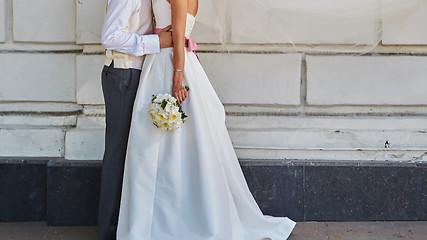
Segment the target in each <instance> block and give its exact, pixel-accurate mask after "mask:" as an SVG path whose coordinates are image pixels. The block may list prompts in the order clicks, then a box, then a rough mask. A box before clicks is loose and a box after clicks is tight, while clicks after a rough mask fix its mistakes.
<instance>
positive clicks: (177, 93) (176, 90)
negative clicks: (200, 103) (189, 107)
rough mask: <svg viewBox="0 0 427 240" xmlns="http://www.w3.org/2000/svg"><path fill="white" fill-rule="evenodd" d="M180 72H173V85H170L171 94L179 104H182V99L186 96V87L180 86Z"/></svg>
mask: <svg viewBox="0 0 427 240" xmlns="http://www.w3.org/2000/svg"><path fill="white" fill-rule="evenodd" d="M180 75H183V74H182V72H175V74H174V79H173V85H172V96H173V97H174V98H176V100H177V101H178V103H179V104H182V102H184V100H185V99H186V98H187V89H185V87H184V86H182V77H183V76H180Z"/></svg>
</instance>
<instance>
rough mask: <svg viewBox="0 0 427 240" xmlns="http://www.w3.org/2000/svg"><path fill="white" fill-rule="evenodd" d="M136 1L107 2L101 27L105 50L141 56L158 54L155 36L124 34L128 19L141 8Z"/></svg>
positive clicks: (157, 37)
mask: <svg viewBox="0 0 427 240" xmlns="http://www.w3.org/2000/svg"><path fill="white" fill-rule="evenodd" d="M140 5H141V1H137V0H109V1H108V6H107V14H106V16H105V21H104V26H103V27H102V36H101V40H102V46H103V47H104V48H105V49H109V50H114V51H117V52H121V53H125V54H130V55H134V56H142V55H145V54H153V53H158V52H160V42H159V36H158V35H157V34H149V35H138V34H131V33H126V32H125V29H126V27H127V26H128V24H129V19H130V18H131V16H132V15H133V14H134V13H136V12H137V11H138V10H139V8H140V7H141V6H140Z"/></svg>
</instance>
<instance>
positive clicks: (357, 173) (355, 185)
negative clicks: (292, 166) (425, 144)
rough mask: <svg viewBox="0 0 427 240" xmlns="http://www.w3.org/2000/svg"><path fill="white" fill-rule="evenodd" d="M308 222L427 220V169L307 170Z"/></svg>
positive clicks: (359, 168)
mask: <svg viewBox="0 0 427 240" xmlns="http://www.w3.org/2000/svg"><path fill="white" fill-rule="evenodd" d="M304 192H305V204H304V208H305V214H306V217H305V219H306V220H309V221H316V220H326V221H328V220H333V221H369V220H375V221H377V220H380V221H388V220H427V168H409V167H354V166H347V167H334V168H333V171H331V168H330V167H308V166H307V167H305V191H304Z"/></svg>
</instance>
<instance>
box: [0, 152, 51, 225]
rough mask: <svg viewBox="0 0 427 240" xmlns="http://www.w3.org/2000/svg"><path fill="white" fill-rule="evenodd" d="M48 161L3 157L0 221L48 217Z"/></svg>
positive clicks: (0, 165) (37, 219)
mask: <svg viewBox="0 0 427 240" xmlns="http://www.w3.org/2000/svg"><path fill="white" fill-rule="evenodd" d="M46 162H47V161H46V160H22V159H0V183H1V184H0V221H9V222H21V221H42V220H44V219H46Z"/></svg>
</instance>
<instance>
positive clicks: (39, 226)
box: [0, 221, 427, 240]
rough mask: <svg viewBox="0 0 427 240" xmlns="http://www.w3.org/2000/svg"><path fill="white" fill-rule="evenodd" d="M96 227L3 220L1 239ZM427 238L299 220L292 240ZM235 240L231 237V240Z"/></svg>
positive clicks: (399, 230)
mask: <svg viewBox="0 0 427 240" xmlns="http://www.w3.org/2000/svg"><path fill="white" fill-rule="evenodd" d="M96 239H97V230H96V227H69V226H67V227H56V226H55V227H53V226H47V225H46V222H0V240H96ZM336 239H342V240H395V239H396V240H397V239H398V240H406V239H411V240H427V221H426V222H415V221H414V222H299V223H297V225H296V227H295V229H294V231H293V232H292V235H291V236H290V237H289V239H288V240H336ZM230 240H231V239H230Z"/></svg>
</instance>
